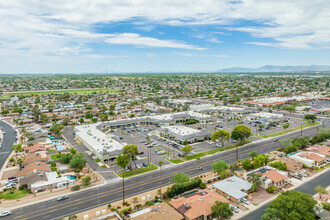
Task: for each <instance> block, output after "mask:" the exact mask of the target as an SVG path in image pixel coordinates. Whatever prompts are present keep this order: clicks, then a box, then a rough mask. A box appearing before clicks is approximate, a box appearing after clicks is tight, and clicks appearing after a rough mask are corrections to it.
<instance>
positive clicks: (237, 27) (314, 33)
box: [0, 0, 330, 73]
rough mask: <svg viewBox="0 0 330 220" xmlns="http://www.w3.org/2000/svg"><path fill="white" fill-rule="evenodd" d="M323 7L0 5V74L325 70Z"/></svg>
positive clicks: (328, 54)
mask: <svg viewBox="0 0 330 220" xmlns="http://www.w3.org/2000/svg"><path fill="white" fill-rule="evenodd" d="M329 9H330V2H329V1H327V0H318V1H307V0H300V1H296V0H276V1H275V0H241V1H239V0H237V1H235V0H205V1H199V0H180V1H178V0H176V1H173V0H157V1H154V0H93V1H87V0H86V1H81V0H72V1H66V0H57V1H47V2H46V1H41V0H39V1H35V0H11V1H3V2H0V12H1V13H0V27H1V28H0V73H71V72H72V73H86V72H102V73H104V72H151V71H153V72H207V71H217V70H220V69H222V68H228V67H259V66H263V65H312V64H317V65H330V61H329V60H330V29H329V24H330V13H328V12H329Z"/></svg>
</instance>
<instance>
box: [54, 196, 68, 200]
mask: <svg viewBox="0 0 330 220" xmlns="http://www.w3.org/2000/svg"><path fill="white" fill-rule="evenodd" d="M68 198H69V197H68V196H67V195H64V196H60V197H58V198H57V201H62V200H66V199H68Z"/></svg>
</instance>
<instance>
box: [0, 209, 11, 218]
mask: <svg viewBox="0 0 330 220" xmlns="http://www.w3.org/2000/svg"><path fill="white" fill-rule="evenodd" d="M10 214H11V211H10V210H7V211H3V212H0V217H5V216H8V215H10Z"/></svg>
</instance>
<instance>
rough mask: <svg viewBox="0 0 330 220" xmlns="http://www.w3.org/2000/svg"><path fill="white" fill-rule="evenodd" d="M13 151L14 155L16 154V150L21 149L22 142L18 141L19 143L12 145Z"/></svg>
mask: <svg viewBox="0 0 330 220" xmlns="http://www.w3.org/2000/svg"><path fill="white" fill-rule="evenodd" d="M12 149H13V151H15V153H16V155H17V152H19V151H22V150H23V148H22V144H21V143H19V144H15V145H14V146H13V147H12Z"/></svg>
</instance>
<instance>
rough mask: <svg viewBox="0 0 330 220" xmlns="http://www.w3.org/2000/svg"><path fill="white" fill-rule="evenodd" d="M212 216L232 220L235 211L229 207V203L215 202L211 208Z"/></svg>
mask: <svg viewBox="0 0 330 220" xmlns="http://www.w3.org/2000/svg"><path fill="white" fill-rule="evenodd" d="M211 211H212V216H213V217H215V218H218V219H220V218H221V219H230V217H231V216H233V214H234V213H233V210H232V209H231V208H230V207H229V203H228V202H220V201H215V203H214V205H213V206H211Z"/></svg>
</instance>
